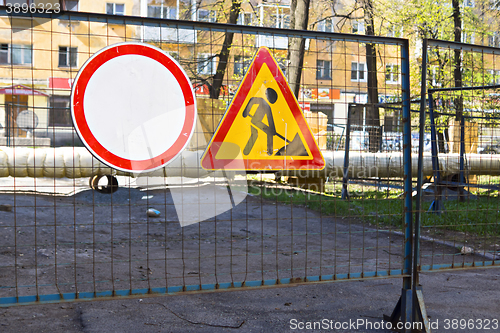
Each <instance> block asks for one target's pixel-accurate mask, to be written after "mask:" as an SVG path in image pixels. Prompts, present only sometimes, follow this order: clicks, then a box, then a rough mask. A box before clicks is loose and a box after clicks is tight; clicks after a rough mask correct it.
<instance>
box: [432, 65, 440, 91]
mask: <svg viewBox="0 0 500 333" xmlns="http://www.w3.org/2000/svg"><path fill="white" fill-rule="evenodd" d="M440 72H441V71H440V70H439V68H438V67H437V66H433V67H432V75H431V77H432V86H433V87H441V80H442V77H441V75H440Z"/></svg>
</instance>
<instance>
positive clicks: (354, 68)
mask: <svg viewBox="0 0 500 333" xmlns="http://www.w3.org/2000/svg"><path fill="white" fill-rule="evenodd" d="M366 77H367V75H366V64H364V63H361V62H352V63H351V81H359V82H366Z"/></svg>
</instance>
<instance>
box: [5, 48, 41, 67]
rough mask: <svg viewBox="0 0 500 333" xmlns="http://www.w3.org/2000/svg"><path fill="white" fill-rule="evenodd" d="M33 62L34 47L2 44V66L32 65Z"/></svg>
mask: <svg viewBox="0 0 500 333" xmlns="http://www.w3.org/2000/svg"><path fill="white" fill-rule="evenodd" d="M32 62H33V46H32V45H21V44H0V64H9V65H30V64H31V63H32Z"/></svg>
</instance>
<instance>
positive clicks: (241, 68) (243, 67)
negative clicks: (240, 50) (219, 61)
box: [233, 56, 252, 75]
mask: <svg viewBox="0 0 500 333" xmlns="http://www.w3.org/2000/svg"><path fill="white" fill-rule="evenodd" d="M251 62H252V59H251V58H249V57H243V56H234V71H233V73H234V75H244V74H245V72H246V71H247V70H248V67H249V66H250V63H251Z"/></svg>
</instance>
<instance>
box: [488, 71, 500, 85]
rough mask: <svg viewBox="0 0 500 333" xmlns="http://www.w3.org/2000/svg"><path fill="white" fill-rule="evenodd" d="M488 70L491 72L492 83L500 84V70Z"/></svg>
mask: <svg viewBox="0 0 500 333" xmlns="http://www.w3.org/2000/svg"><path fill="white" fill-rule="evenodd" d="M488 72H489V74H490V84H500V70H496V69H491V70H489V71H488Z"/></svg>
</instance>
